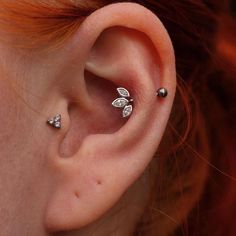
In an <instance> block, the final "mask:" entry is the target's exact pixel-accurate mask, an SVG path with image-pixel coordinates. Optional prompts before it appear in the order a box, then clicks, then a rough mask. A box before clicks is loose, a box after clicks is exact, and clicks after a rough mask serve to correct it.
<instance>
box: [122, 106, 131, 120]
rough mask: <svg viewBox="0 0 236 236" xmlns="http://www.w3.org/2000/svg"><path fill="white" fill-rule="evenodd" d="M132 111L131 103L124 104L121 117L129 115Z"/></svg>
mask: <svg viewBox="0 0 236 236" xmlns="http://www.w3.org/2000/svg"><path fill="white" fill-rule="evenodd" d="M132 111H133V106H132V105H128V106H125V107H124V109H123V117H128V116H130V115H131V113H132Z"/></svg>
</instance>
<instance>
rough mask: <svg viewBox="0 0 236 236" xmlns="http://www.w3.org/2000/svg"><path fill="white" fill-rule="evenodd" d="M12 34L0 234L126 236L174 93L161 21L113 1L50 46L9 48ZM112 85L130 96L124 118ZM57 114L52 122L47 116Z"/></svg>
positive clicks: (5, 86) (3, 94) (5, 84)
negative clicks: (159, 92) (162, 90)
mask: <svg viewBox="0 0 236 236" xmlns="http://www.w3.org/2000/svg"><path fill="white" fill-rule="evenodd" d="M137 19H140V21H137ZM5 37H7V36H5ZM15 40H16V39H15V38H12V37H10V36H9V38H8V43H6V42H0V51H1V59H0V73H1V79H0V90H1V91H0V98H1V100H0V101H1V104H0V114H1V115H0V123H1V126H0V139H1V142H0V190H1V195H0V227H1V232H2V234H3V235H35V236H37V235H40V236H43V235H52V234H55V233H58V234H60V235H81V236H83V235H96V236H100V235H103V236H104V235H122V236H126V235H127V236H129V235H131V234H132V233H133V231H134V229H135V226H136V223H137V222H138V220H139V218H140V216H141V215H142V213H143V211H144V208H145V205H146V203H147V200H148V195H149V189H148V183H149V178H150V176H148V172H147V171H145V170H147V166H148V165H149V163H150V162H151V160H152V157H153V155H154V153H155V151H156V150H157V148H158V145H159V143H160V141H161V139H162V135H163V133H164V130H165V127H166V124H167V121H168V118H169V114H170V111H171V107H172V103H173V99H174V95H175V87H176V81H175V78H176V75H175V60H174V52H173V47H172V44H171V41H170V39H169V36H168V34H167V32H166V30H165V28H164V26H163V25H162V23H161V22H160V21H159V20H158V18H157V17H156V16H154V15H153V14H152V13H151V12H150V11H148V10H147V9H145V8H144V7H141V6H140V5H137V4H131V3H120V4H114V5H111V6H108V7H105V8H102V9H100V10H97V11H96V12H95V13H93V14H92V15H90V16H89V17H87V19H86V20H85V21H84V22H83V24H82V25H81V26H80V28H79V29H78V31H77V32H76V34H75V35H74V36H73V37H72V38H71V39H70V40H69V41H67V42H66V43H65V44H64V45H63V46H62V47H61V48H60V49H58V50H55V51H50V52H45V51H40V50H34V51H30V50H26V49H25V50H24V49H15V48H13V47H12V45H14V42H15ZM84 70H86V72H85V73H84ZM117 85H118V86H124V87H125V88H127V89H129V91H130V92H131V94H132V97H133V98H134V100H135V109H134V112H133V114H132V116H131V117H130V119H122V118H121V110H119V109H114V108H113V107H112V106H111V102H112V101H113V100H114V98H116V97H117V93H116V87H117ZM160 86H165V87H166V88H167V89H168V91H169V96H168V97H167V98H166V99H164V100H162V99H157V98H156V96H155V92H156V89H157V88H158V87H160ZM57 113H60V114H61V115H62V122H63V123H62V128H61V129H60V130H56V129H53V128H52V127H50V126H48V125H47V124H46V120H47V119H48V118H49V117H52V116H54V115H56V114H57ZM156 121H158V122H156ZM124 216H125V217H124Z"/></svg>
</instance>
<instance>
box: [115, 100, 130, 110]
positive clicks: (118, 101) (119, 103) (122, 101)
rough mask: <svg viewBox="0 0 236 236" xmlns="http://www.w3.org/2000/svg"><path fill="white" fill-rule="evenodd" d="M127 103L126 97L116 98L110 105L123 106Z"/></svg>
mask: <svg viewBox="0 0 236 236" xmlns="http://www.w3.org/2000/svg"><path fill="white" fill-rule="evenodd" d="M128 103H129V101H128V100H127V99H126V98H117V99H115V100H114V101H113V102H112V106H114V107H119V108H120V107H124V106H126V105H127V104H128Z"/></svg>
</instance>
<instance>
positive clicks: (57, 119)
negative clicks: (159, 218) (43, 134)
mask: <svg viewBox="0 0 236 236" xmlns="http://www.w3.org/2000/svg"><path fill="white" fill-rule="evenodd" d="M47 124H49V125H51V126H52V127H54V128H56V129H60V128H61V114H57V115H56V116H54V117H53V118H50V119H48V120H47Z"/></svg>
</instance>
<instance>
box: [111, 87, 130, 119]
mask: <svg viewBox="0 0 236 236" xmlns="http://www.w3.org/2000/svg"><path fill="white" fill-rule="evenodd" d="M116 90H117V92H118V93H119V95H120V97H119V98H116V99H115V100H114V101H113V102H112V106H113V107H117V108H123V111H122V116H123V117H128V116H130V115H131V114H132V111H133V105H132V103H133V101H134V100H133V98H131V97H130V93H129V91H128V90H127V89H125V88H121V87H120V88H117V89H116Z"/></svg>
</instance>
